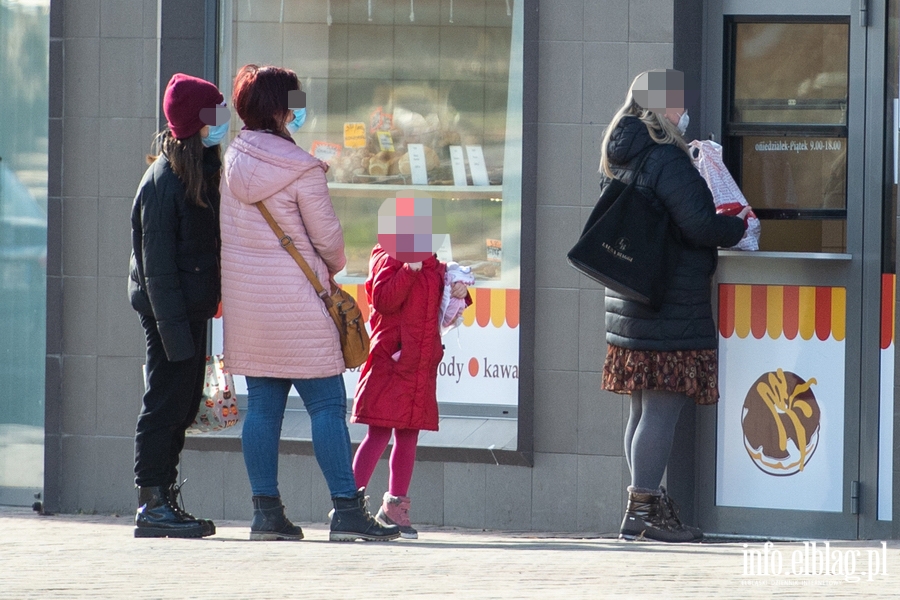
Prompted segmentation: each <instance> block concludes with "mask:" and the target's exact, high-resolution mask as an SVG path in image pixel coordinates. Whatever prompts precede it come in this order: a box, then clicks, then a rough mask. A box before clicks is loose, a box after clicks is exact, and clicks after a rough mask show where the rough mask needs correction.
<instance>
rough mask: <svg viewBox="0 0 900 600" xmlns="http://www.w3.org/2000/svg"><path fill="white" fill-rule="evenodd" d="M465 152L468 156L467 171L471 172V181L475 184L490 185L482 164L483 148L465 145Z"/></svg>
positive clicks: (485, 168)
mask: <svg viewBox="0 0 900 600" xmlns="http://www.w3.org/2000/svg"><path fill="white" fill-rule="evenodd" d="M466 154H467V155H468V157H469V171H470V172H471V173H472V183H473V184H475V185H490V184H491V182H490V180H489V179H488V174H487V167H486V166H485V164H484V150H482V148H481V146H466Z"/></svg>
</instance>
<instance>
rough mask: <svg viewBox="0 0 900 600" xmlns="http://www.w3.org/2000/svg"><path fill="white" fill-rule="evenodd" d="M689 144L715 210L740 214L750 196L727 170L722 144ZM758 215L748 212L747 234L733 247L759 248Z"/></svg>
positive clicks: (726, 213)
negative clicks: (744, 192) (746, 196)
mask: <svg viewBox="0 0 900 600" xmlns="http://www.w3.org/2000/svg"><path fill="white" fill-rule="evenodd" d="M689 145H690V147H691V148H692V150H691V157H692V158H693V159H694V166H695V167H697V170H698V171H700V174H701V175H702V176H703V179H705V180H706V185H708V186H709V190H710V191H711V192H712V196H713V200H714V201H715V203H716V212H717V213H719V214H725V215H732V216H734V215H737V214H738V213H739V212H741V210H743V208H744V207H745V206H749V204H748V203H747V199H746V198H744V194H743V193H742V192H741V188H739V187H738V184H737V182H735V180H734V178H733V177H732V176H731V173H729V172H728V167H726V166H725V163H724V162H723V161H722V146H720V145H719V144H717V143H715V142H713V141H711V140H703V141H697V140H694V141H693V142H691V143H690V144H689ZM759 233H760V224H759V219H758V218H757V216H756V215H755V214H754V213H753V211H752V210H751V211H750V214H749V215H747V230H746V231H745V232H744V237H742V238H741V241H740V242H738V243H737V245H736V246H734V247H733V248H734V249H736V250H759Z"/></svg>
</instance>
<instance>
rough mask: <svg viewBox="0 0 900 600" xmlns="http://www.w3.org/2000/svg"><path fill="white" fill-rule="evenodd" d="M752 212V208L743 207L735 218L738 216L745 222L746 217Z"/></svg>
mask: <svg viewBox="0 0 900 600" xmlns="http://www.w3.org/2000/svg"><path fill="white" fill-rule="evenodd" d="M752 210H753V208H752V207H750V206H745V207H744V208H743V209H742V210H741V212H739V213H738V214H737V215H736V216H738V217H740V218H742V219H743V220H745V221H746V220H747V215H749V214H750V211H752Z"/></svg>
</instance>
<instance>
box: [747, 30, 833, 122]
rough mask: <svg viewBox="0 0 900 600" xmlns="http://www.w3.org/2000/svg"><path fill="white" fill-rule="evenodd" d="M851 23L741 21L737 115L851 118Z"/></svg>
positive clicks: (784, 119) (811, 119) (768, 119)
mask: <svg viewBox="0 0 900 600" xmlns="http://www.w3.org/2000/svg"><path fill="white" fill-rule="evenodd" d="M848 42H849V27H848V26H847V25H844V24H836V23H738V24H737V26H736V29H735V45H736V48H735V71H734V73H735V78H734V106H733V111H732V120H733V121H735V122H741V123H831V124H840V125H844V124H846V123H847V82H848V77H847V69H848V60H849V54H848V48H849V46H848Z"/></svg>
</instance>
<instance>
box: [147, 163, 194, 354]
mask: <svg viewBox="0 0 900 600" xmlns="http://www.w3.org/2000/svg"><path fill="white" fill-rule="evenodd" d="M157 184H158V180H157V179H156V178H152V179H150V180H149V181H147V183H146V184H145V185H144V186H143V187H142V188H141V190H140V191H139V192H138V194H139V196H140V203H141V229H142V232H143V248H142V254H143V258H144V279H145V281H146V284H147V295H148V297H149V298H150V305H151V306H152V307H153V316H154V318H155V319H156V325H157V328H158V329H159V336H160V338H162V343H163V348H164V349H165V351H166V357H167V358H168V359H169V360H170V361H171V362H176V361H180V360H186V359H188V358H191V357H192V356H193V355H194V344H193V340H192V338H191V329H190V324H189V323H188V318H187V309H186V307H185V302H184V295H183V294H182V291H181V283H180V281H179V277H178V264H177V263H176V260H175V255H176V246H177V227H178V214H177V210H176V207H175V197H174V193H173V190H171V189H168V188H169V186H167V185H166V184H165V182H159V185H157Z"/></svg>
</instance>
